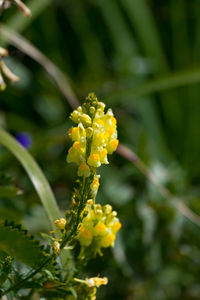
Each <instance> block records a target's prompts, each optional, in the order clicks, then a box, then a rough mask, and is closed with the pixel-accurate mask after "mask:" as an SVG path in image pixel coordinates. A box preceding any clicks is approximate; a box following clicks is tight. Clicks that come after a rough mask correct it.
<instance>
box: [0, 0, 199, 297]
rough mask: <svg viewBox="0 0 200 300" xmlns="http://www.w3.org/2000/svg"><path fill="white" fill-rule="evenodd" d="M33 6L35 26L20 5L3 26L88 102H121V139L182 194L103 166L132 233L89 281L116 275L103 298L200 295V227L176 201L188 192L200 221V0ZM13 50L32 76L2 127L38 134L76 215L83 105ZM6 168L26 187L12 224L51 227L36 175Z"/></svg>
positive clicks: (7, 109)
mask: <svg viewBox="0 0 200 300" xmlns="http://www.w3.org/2000/svg"><path fill="white" fill-rule="evenodd" d="M26 3H27V4H30V6H31V5H34V9H35V10H33V16H32V18H31V19H30V21H27V19H24V18H23V16H22V15H20V16H18V14H16V10H15V9H14V8H10V9H9V10H7V11H5V12H4V14H3V15H2V16H1V20H0V21H1V22H2V23H3V24H5V25H7V26H8V27H9V28H11V29H13V30H16V31H18V32H19V33H20V34H22V35H23V36H24V37H25V38H26V39H28V40H29V41H30V42H31V43H32V44H33V45H35V46H36V47H37V48H38V49H39V50H41V51H42V52H43V53H44V54H45V55H46V56H47V57H48V58H49V59H50V60H52V62H54V63H55V64H56V65H57V67H59V68H60V69H61V70H62V71H63V72H64V73H65V74H66V75H67V76H68V79H69V83H70V85H71V88H72V89H73V90H74V93H75V94H76V96H77V98H78V99H80V101H82V100H83V99H84V97H85V96H87V94H88V93H89V92H92V91H94V92H95V93H96V94H97V96H98V98H99V100H101V101H104V102H105V103H106V106H107V107H111V108H112V109H113V111H114V113H115V115H116V117H117V120H118V131H119V140H120V143H122V144H125V145H127V146H128V147H129V148H130V149H132V150H134V151H135V152H136V153H137V155H138V156H139V157H140V158H141V159H142V160H143V161H144V162H145V163H146V164H147V165H148V167H149V168H150V169H151V171H153V172H154V174H155V176H156V178H157V181H158V182H159V183H161V184H163V185H165V186H166V187H167V188H169V190H170V191H171V192H172V194H173V197H172V199H164V198H163V197H162V196H161V195H160V192H159V190H158V188H156V187H155V186H153V185H152V184H150V183H149V181H148V179H147V178H145V176H144V175H143V174H141V173H140V171H138V170H137V169H136V167H135V166H134V165H133V164H131V163H130V162H128V161H127V160H126V159H125V158H122V157H121V156H119V154H114V155H113V156H112V157H110V158H109V161H110V165H108V166H105V167H102V169H101V170H100V173H101V175H102V176H101V187H100V191H99V195H98V198H97V200H98V201H99V202H101V203H102V204H105V203H110V204H111V205H112V206H113V207H114V209H116V210H117V211H118V216H119V218H120V220H121V222H122V225H123V226H122V229H121V230H120V233H119V235H118V239H117V242H116V247H115V249H113V250H109V249H107V250H106V251H105V255H104V256H103V257H101V258H97V259H96V260H93V261H92V262H90V264H89V266H88V270H89V271H88V275H92V276H95V275H97V274H98V273H100V274H101V276H108V278H109V285H108V286H106V287H102V288H101V289H100V291H99V292H98V299H120V300H121V299H126V300H168V299H169V300H173V299H176V300H177V299H184V300H186V299H187V300H189V299H192V300H193V299H194V300H196V299H200V282H199V275H200V248H199V247H200V234H199V232H200V228H199V226H198V225H196V224H194V223H192V222H191V221H190V220H188V219H187V218H185V217H184V216H183V215H182V214H180V212H179V211H177V209H176V208H175V207H174V205H173V202H174V201H176V200H175V197H176V198H178V199H179V200H180V201H183V202H184V203H185V204H186V205H187V206H188V207H189V208H190V209H192V210H193V211H194V212H196V213H197V214H200V184H199V182H200V159H199V157H200V138H199V132H200V130H199V128H200V86H199V83H198V82H199V81H200V1H198V0H163V1H159V0H151V1H145V0H85V1H83V0H73V1H72V0H54V1H44V0H33V1H30V2H26ZM43 3H44V6H43V8H42V4H43ZM45 3H46V4H45ZM36 10H37V12H36ZM17 18H18V19H17ZM1 39H2V41H3V40H4V37H3V35H2V36H1ZM9 53H10V57H9V58H8V59H7V60H6V62H7V64H8V65H9V67H10V68H11V69H12V70H13V71H14V72H15V73H16V74H17V75H19V76H20V77H21V81H20V82H19V83H16V84H13V85H10V84H8V87H7V89H6V90H5V91H4V92H1V94H0V123H1V125H3V126H4V127H5V128H6V129H7V130H8V131H9V132H11V133H12V134H13V135H15V134H16V133H18V132H24V131H25V132H28V133H29V134H30V135H31V136H32V139H33V144H32V147H31V148H30V152H31V154H32V155H33V156H34V157H35V159H36V160H37V162H38V163H39V164H40V166H41V168H42V170H43V171H44V173H45V175H46V176H47V178H48V180H49V182H50V184H51V186H52V188H53V190H54V193H55V195H56V198H57V200H58V203H59V206H60V207H61V208H62V209H63V210H65V209H67V208H68V207H69V204H70V197H71V194H72V189H73V183H74V180H75V178H76V167H75V166H73V165H69V164H67V163H65V160H66V154H67V149H68V148H69V147H70V141H69V140H68V138H67V130H68V129H69V128H70V126H72V122H71V121H69V119H68V116H69V114H70V112H71V111H72V108H71V107H70V105H69V103H68V99H66V97H64V95H63V94H62V92H61V91H60V90H59V88H58V87H57V85H56V84H54V82H53V80H52V79H50V77H49V76H48V75H47V73H46V72H45V71H44V69H43V68H42V67H41V66H40V65H39V64H38V63H37V62H36V61H35V60H33V59H32V58H30V57H29V56H28V55H26V53H23V52H22V51H20V50H18V49H17V48H15V47H14V46H13V45H10V46H9ZM163 82H164V88H163ZM172 86H173V87H172ZM0 171H1V172H2V173H5V174H7V175H11V176H12V177H13V179H14V182H15V185H16V186H18V187H19V188H20V189H22V190H23V191H24V193H23V195H21V196H18V197H15V198H11V199H9V200H7V199H5V198H3V197H2V198H1V199H0V218H3V219H4V218H10V219H15V220H16V221H17V222H22V223H23V224H24V226H26V227H27V228H28V229H30V230H31V231H32V232H34V233H37V232H39V231H42V230H46V231H47V230H48V223H47V220H46V218H44V211H43V208H42V207H41V204H40V201H39V198H38V197H37V195H36V193H35V191H34V189H33V186H32V184H31V182H30V180H29V178H28V177H27V175H26V174H25V171H24V170H23V169H22V167H21V166H20V164H19V163H18V162H17V161H16V159H15V158H14V157H13V156H12V155H11V154H10V153H8V152H7V151H6V150H5V149H3V148H0ZM111 252H112V254H111Z"/></svg>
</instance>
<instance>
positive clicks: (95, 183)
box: [90, 175, 99, 194]
mask: <svg viewBox="0 0 200 300" xmlns="http://www.w3.org/2000/svg"><path fill="white" fill-rule="evenodd" d="M90 188H91V190H92V192H93V193H95V194H96V193H97V191H98V188H99V175H96V176H95V177H94V180H93V181H92V183H91V185H90Z"/></svg>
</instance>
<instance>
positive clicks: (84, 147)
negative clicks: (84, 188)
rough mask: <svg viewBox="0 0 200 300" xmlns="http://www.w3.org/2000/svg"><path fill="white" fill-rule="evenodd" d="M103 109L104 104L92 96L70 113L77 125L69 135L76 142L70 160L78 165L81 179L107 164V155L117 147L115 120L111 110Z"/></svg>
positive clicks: (70, 150) (69, 154) (70, 153)
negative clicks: (105, 110)
mask: <svg viewBox="0 0 200 300" xmlns="http://www.w3.org/2000/svg"><path fill="white" fill-rule="evenodd" d="M104 108H105V104H104V103H102V102H99V101H98V100H97V98H96V96H95V95H94V94H93V93H91V94H89V96H88V97H87V98H86V102H85V103H84V105H83V106H82V107H81V106H79V107H78V108H77V110H74V111H73V112H72V114H71V119H72V121H74V122H75V123H77V124H78V126H77V127H73V128H71V129H70V130H69V132H68V134H69V137H70V138H71V140H72V141H73V142H74V143H73V145H72V147H71V148H70V149H69V152H68V156H67V161H68V162H74V163H76V164H77V165H78V166H79V168H78V175H79V176H85V177H89V176H90V174H91V170H92V169H94V168H98V167H100V166H101V164H108V158H107V154H112V153H113V152H114V151H115V150H116V148H117V146H118V143H119V141H118V139H117V128H116V123H117V122H116V119H115V117H114V116H113V113H112V110H111V109H108V111H107V112H106V113H105V112H104Z"/></svg>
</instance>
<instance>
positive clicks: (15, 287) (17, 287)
mask: <svg viewBox="0 0 200 300" xmlns="http://www.w3.org/2000/svg"><path fill="white" fill-rule="evenodd" d="M55 257H56V255H55V254H52V255H51V256H50V257H48V258H47V259H46V260H45V261H44V263H43V264H42V265H41V266H40V267H39V268H37V269H36V270H35V271H34V272H32V273H31V274H30V275H28V276H27V277H26V278H24V279H23V280H21V281H20V282H18V283H16V284H14V285H13V286H11V287H9V288H8V289H7V290H6V291H4V292H3V294H2V296H3V295H6V294H8V293H9V292H11V291H15V290H18V289H19V288H20V287H21V286H23V284H24V283H26V282H27V281H28V280H29V279H30V278H32V277H33V276H35V275H36V274H37V273H39V272H40V271H41V270H42V269H43V268H44V267H45V266H46V265H47V264H48V263H49V262H50V261H51V260H53V259H54V258H55Z"/></svg>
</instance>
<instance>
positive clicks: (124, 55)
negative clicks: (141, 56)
mask: <svg viewBox="0 0 200 300" xmlns="http://www.w3.org/2000/svg"><path fill="white" fill-rule="evenodd" d="M97 4H98V6H99V8H100V9H101V12H102V15H103V17H104V19H105V22H106V23H107V26H108V28H109V30H110V34H111V39H112V41H113V45H114V47H115V49H116V53H115V55H116V59H117V61H118V62H119V61H120V62H121V63H122V65H121V68H125V70H127V66H124V63H125V65H127V63H128V68H129V71H131V66H130V60H131V59H133V58H134V56H135V55H136V53H137V45H136V43H135V41H134V38H133V36H132V34H131V31H130V29H129V28H128V26H127V24H126V22H125V20H124V18H123V15H122V12H121V10H120V9H119V6H118V4H117V1H115V0H114V1H113V0H109V1H107V0H101V1H97ZM111 16H112V17H111ZM119 37H120V38H119Z"/></svg>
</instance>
